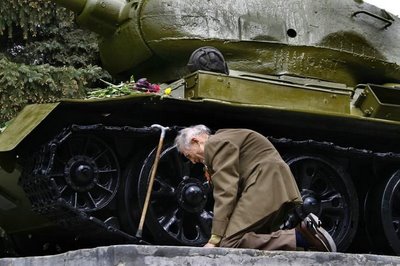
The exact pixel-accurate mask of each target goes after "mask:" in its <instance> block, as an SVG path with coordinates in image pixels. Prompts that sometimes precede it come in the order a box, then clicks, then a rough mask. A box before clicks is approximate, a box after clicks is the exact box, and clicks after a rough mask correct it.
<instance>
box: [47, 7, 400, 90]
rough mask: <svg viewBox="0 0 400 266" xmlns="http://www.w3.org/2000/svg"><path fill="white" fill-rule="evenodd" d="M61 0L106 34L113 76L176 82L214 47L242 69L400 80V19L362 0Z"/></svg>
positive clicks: (353, 80) (104, 51) (103, 43)
mask: <svg viewBox="0 0 400 266" xmlns="http://www.w3.org/2000/svg"><path fill="white" fill-rule="evenodd" d="M54 1H55V2H57V3H60V4H61V5H64V6H65V7H67V8H69V9H71V10H73V11H74V12H76V14H77V22H78V23H79V24H81V25H82V26H84V27H86V28H89V29H90V30H92V31H95V32H97V33H99V34H100V35H101V39H100V42H99V47H100V53H101V58H102V61H103V64H104V67H105V68H106V69H108V70H109V71H110V72H111V73H113V74H121V73H128V74H135V76H138V77H143V76H146V77H148V78H150V79H152V80H154V81H167V80H174V79H176V78H179V77H181V76H182V75H183V74H187V73H186V71H187V70H186V67H185V66H186V63H187V59H188V58H189V56H190V53H191V52H193V51H194V50H195V49H197V48H199V47H201V46H207V45H209V46H214V47H216V48H218V49H219V50H220V51H221V52H222V53H223V54H224V55H225V57H226V60H227V63H228V66H229V67H230V68H231V69H235V70H241V71H249V72H253V73H260V74H288V75H295V76H302V77H310V78H317V79H321V80H327V81H334V82H340V83H345V84H347V85H350V86H354V85H356V84H359V83H367V82H374V83H383V82H399V80H400V78H399V77H400V54H399V53H393V51H397V50H400V25H399V24H398V21H397V20H398V18H397V17H396V16H394V15H392V14H390V13H388V12H386V11H385V10H382V9H379V8H377V7H375V6H372V5H369V4H366V3H363V2H362V1H353V0H346V1H317V2H316V1H312V0H306V1H303V0H290V1H287V0H273V1H259V0H254V1H247V0H229V1H224V2H218V1H211V2H210V1H207V2H204V1H202V0H193V1H187V0H166V1H156V0H150V1H139V0H135V1H128V2H127V1H124V0H74V1H69V0H54Z"/></svg>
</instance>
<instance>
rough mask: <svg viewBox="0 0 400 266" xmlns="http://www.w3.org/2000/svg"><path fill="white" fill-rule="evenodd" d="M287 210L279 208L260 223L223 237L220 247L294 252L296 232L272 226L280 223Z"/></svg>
mask: <svg viewBox="0 0 400 266" xmlns="http://www.w3.org/2000/svg"><path fill="white" fill-rule="evenodd" d="M285 207H286V206H285ZM287 209H288V208H281V210H279V211H278V212H276V213H273V214H271V215H269V216H267V217H265V218H264V219H262V220H261V221H259V222H257V223H255V224H253V225H251V226H249V227H247V228H246V229H243V230H241V231H239V232H237V233H235V234H233V235H231V236H228V237H223V238H222V240H221V243H220V247H228V248H251V249H260V250H296V231H295V229H289V230H276V229H274V227H273V226H272V225H273V224H276V221H277V220H278V221H280V220H281V218H282V214H284V213H285V212H286V211H287Z"/></svg>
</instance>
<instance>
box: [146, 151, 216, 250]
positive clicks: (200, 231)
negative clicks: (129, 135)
mask: <svg viewBox="0 0 400 266" xmlns="http://www.w3.org/2000/svg"><path fill="white" fill-rule="evenodd" d="M155 152H156V151H155V150H153V151H152V152H151V153H150V154H149V156H148V157H147V159H146V160H145V162H144V164H143V167H142V170H141V173H140V177H139V187H138V195H139V202H140V206H143V203H144V199H145V196H146V190H147V185H148V182H149V179H150V174H151V168H152V166H153V162H154V157H155ZM150 201H151V202H150V204H149V209H148V212H147V216H146V227H147V228H148V229H149V230H150V232H151V234H152V235H153V237H154V240H155V242H157V243H162V244H175V245H191V246H198V245H203V244H205V243H206V242H207V240H208V239H209V237H210V232H211V223H212V217H213V213H212V208H213V199H212V192H211V189H210V187H209V185H208V183H207V182H206V180H205V178H204V172H203V169H202V167H201V166H200V165H193V164H192V163H191V162H190V161H188V160H187V159H186V158H184V156H182V155H180V154H179V153H178V151H177V150H176V148H175V147H174V146H171V147H167V148H166V149H164V151H163V152H162V153H161V156H160V162H159V165H158V169H157V174H156V177H155V180H154V186H153V192H152V194H151V200H150Z"/></svg>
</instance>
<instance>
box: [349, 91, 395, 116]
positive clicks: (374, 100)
mask: <svg viewBox="0 0 400 266" xmlns="http://www.w3.org/2000/svg"><path fill="white" fill-rule="evenodd" d="M355 105H356V106H357V107H358V108H360V109H361V110H362V112H363V114H364V115H365V116H367V117H376V118H380V119H386V120H396V121H400V86H398V87H393V88H391V87H383V86H377V85H373V84H369V85H366V86H365V89H364V91H363V92H362V94H361V95H360V97H359V98H358V99H357V102H356V103H355Z"/></svg>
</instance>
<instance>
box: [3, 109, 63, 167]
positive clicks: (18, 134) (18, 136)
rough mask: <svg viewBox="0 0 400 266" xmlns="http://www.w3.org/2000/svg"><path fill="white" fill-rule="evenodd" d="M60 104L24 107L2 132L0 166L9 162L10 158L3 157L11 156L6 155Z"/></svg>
mask: <svg viewBox="0 0 400 266" xmlns="http://www.w3.org/2000/svg"><path fill="white" fill-rule="evenodd" d="M58 105H59V103H46V104H30V105H27V106H25V107H24V109H22V111H21V112H20V113H19V114H18V115H17V117H15V118H14V119H13V121H12V122H11V124H10V125H9V126H8V127H7V128H6V129H5V130H4V132H3V133H1V134H0V155H1V156H0V166H2V167H3V164H8V163H6V162H9V160H2V158H5V157H9V156H6V153H9V152H10V151H12V150H14V149H15V147H17V145H18V144H19V143H20V142H21V141H22V140H23V139H25V137H26V136H28V135H29V134H30V133H31V132H32V131H33V130H34V129H35V128H36V127H37V126H38V125H39V124H40V123H41V122H42V121H43V120H44V119H45V118H46V117H47V116H48V115H49V114H50V113H51V112H52V111H53V110H54V109H55V108H56V107H57V106H58ZM3 168H4V169H6V168H8V167H3Z"/></svg>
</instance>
